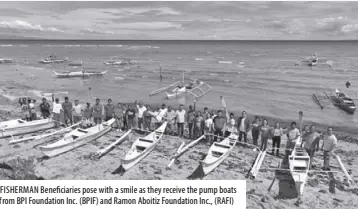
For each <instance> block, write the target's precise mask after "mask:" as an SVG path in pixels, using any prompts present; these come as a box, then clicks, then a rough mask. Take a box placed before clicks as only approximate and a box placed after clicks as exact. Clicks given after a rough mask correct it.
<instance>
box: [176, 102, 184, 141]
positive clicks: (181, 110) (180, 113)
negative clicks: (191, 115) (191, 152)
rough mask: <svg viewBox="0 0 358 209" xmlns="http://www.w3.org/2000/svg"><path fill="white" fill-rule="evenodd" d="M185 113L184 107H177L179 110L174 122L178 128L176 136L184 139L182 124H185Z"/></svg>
mask: <svg viewBox="0 0 358 209" xmlns="http://www.w3.org/2000/svg"><path fill="white" fill-rule="evenodd" d="M185 117H186V111H185V110H184V105H180V106H179V110H177V111H176V121H177V127H178V129H177V130H178V136H179V137H184V123H185Z"/></svg>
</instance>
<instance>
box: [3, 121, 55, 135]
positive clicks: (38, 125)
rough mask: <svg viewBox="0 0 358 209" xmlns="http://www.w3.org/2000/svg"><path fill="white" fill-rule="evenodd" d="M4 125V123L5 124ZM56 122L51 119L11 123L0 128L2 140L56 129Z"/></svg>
mask: <svg viewBox="0 0 358 209" xmlns="http://www.w3.org/2000/svg"><path fill="white" fill-rule="evenodd" d="M3 123H4V122H3ZM55 125H56V122H55V121H53V120H51V119H43V120H34V121H24V120H21V119H18V120H13V121H10V122H8V123H7V124H6V122H5V126H3V127H1V128H0V138H6V137H13V136H18V135H23V134H28V133H34V132H37V131H41V130H47V129H51V128H54V127H55Z"/></svg>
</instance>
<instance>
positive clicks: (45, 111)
mask: <svg viewBox="0 0 358 209" xmlns="http://www.w3.org/2000/svg"><path fill="white" fill-rule="evenodd" d="M40 111H41V115H42V117H43V118H44V119H46V118H49V117H50V115H51V113H50V104H49V103H48V102H47V100H46V98H45V97H44V98H42V103H41V104H40Z"/></svg>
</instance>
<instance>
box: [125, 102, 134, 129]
mask: <svg viewBox="0 0 358 209" xmlns="http://www.w3.org/2000/svg"><path fill="white" fill-rule="evenodd" d="M134 118H135V109H134V108H133V106H132V105H131V104H129V105H128V109H127V112H126V119H127V125H128V129H132V128H135V127H134Z"/></svg>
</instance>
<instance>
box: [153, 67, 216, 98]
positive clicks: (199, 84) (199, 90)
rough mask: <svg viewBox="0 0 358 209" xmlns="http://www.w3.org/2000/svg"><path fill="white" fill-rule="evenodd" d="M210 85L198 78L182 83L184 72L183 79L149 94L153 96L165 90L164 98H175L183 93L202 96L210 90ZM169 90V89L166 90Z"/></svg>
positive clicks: (196, 96)
mask: <svg viewBox="0 0 358 209" xmlns="http://www.w3.org/2000/svg"><path fill="white" fill-rule="evenodd" d="M211 89H212V87H211V86H210V85H209V84H207V83H205V82H204V81H200V80H197V79H195V80H193V81H192V82H190V83H188V84H186V85H185V84H184V73H183V80H182V81H177V82H175V83H173V84H170V85H169V86H166V87H163V88H161V89H157V90H155V91H153V92H151V93H150V94H149V96H154V95H156V94H159V93H162V92H164V91H166V92H165V93H166V98H167V99H172V98H177V97H179V96H182V95H184V94H190V95H193V96H194V97H195V99H196V98H199V97H202V96H204V95H205V94H207V93H208V92H209V91H211ZM167 90H169V91H167Z"/></svg>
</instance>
